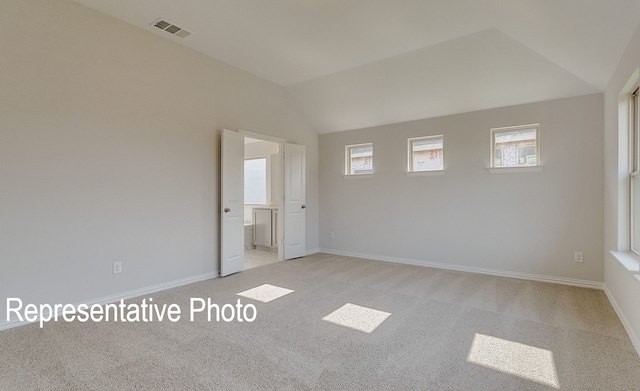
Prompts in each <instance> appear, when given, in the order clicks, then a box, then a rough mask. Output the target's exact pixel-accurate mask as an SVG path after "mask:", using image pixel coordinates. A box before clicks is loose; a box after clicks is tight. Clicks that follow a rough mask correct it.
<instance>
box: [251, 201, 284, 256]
mask: <svg viewBox="0 0 640 391" xmlns="http://www.w3.org/2000/svg"><path fill="white" fill-rule="evenodd" d="M277 222H278V209H273V208H253V245H254V246H262V247H277V246H278V238H277V236H276V233H277V231H278V230H277Z"/></svg>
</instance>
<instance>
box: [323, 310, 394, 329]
mask: <svg viewBox="0 0 640 391" xmlns="http://www.w3.org/2000/svg"><path fill="white" fill-rule="evenodd" d="M390 315H391V313H389V312H384V311H380V310H374V309H373V308H367V307H362V306H359V305H355V304H351V303H347V304H345V305H343V306H342V307H340V308H338V309H337V310H335V311H333V312H332V313H330V314H329V315H327V316H325V317H324V318H322V320H324V321H327V322H331V323H334V324H337V325H340V326H344V327H348V328H350V329H354V330H358V331H362V332H365V333H371V332H373V331H374V330H375V329H377V328H378V326H380V325H381V324H382V322H384V321H385V320H386V319H387V318H388V317H389V316H390Z"/></svg>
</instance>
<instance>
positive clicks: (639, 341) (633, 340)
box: [603, 285, 640, 357]
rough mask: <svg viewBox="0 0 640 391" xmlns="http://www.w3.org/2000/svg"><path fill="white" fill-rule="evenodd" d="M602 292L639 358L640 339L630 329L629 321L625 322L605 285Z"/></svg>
mask: <svg viewBox="0 0 640 391" xmlns="http://www.w3.org/2000/svg"><path fill="white" fill-rule="evenodd" d="M603 290H604V293H605V295H607V299H609V302H610V303H611V306H612V307H613V310H614V311H615V312H616V314H617V315H618V318H620V322H622V326H623V327H624V330H625V331H626V332H627V335H628V336H629V339H630V340H631V344H632V345H633V347H634V349H635V350H636V354H637V355H638V357H640V338H638V336H637V335H636V333H635V332H634V331H633V327H631V323H629V321H628V320H627V317H626V316H625V315H624V312H623V311H622V308H620V306H619V305H618V302H617V301H616V299H615V298H614V297H613V294H612V293H611V291H610V290H609V288H608V287H607V285H604V287H603Z"/></svg>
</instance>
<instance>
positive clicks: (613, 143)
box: [604, 26, 640, 352]
mask: <svg viewBox="0 0 640 391" xmlns="http://www.w3.org/2000/svg"><path fill="white" fill-rule="evenodd" d="M638 67H640V26H639V27H638V28H637V29H636V32H635V34H634V35H633V37H632V38H631V40H630V42H629V45H628V47H627V50H626V51H625V54H624V55H623V57H622V59H621V60H620V62H619V64H618V67H617V68H616V72H615V73H614V75H613V77H612V78H611V81H610V82H609V85H608V86H607V89H606V90H605V93H604V105H605V106H604V107H605V109H604V113H605V127H604V133H605V134H604V146H605V151H604V153H605V183H604V186H605V210H604V213H605V224H604V228H605V236H604V238H605V240H604V258H605V264H604V282H605V286H606V288H607V293H608V294H609V297H610V299H611V300H612V302H613V303H614V305H615V306H616V307H617V308H616V310H617V311H618V315H620V318H621V319H622V321H623V323H624V324H625V327H626V328H627V331H628V332H629V334H630V337H631V340H632V341H633V343H634V345H635V347H636V350H637V351H638V352H640V307H639V306H638V300H639V299H640V280H638V279H637V278H636V277H635V276H634V275H633V273H631V272H629V271H628V270H627V269H626V268H625V267H623V266H622V264H620V263H619V262H618V261H617V260H616V258H615V257H613V256H612V255H611V253H610V251H611V250H614V251H626V250H627V249H628V240H627V235H628V229H627V227H628V225H627V224H628V220H627V219H626V212H627V203H628V195H627V194H628V193H627V192H628V187H627V182H628V177H627V175H626V173H628V166H627V164H626V163H627V161H626V157H627V156H628V153H627V148H626V146H627V139H626V138H627V131H626V129H619V127H618V125H619V123H618V109H619V103H618V102H619V101H618V99H619V95H620V94H621V92H622V91H623V89H624V87H625V84H626V83H627V81H629V79H630V78H631V77H632V75H633V73H634V72H636V71H637V69H638ZM622 128H624V126H622ZM619 135H621V136H622V137H619ZM619 152H621V153H620V154H619ZM619 158H620V159H619Z"/></svg>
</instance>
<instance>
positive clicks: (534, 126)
mask: <svg viewBox="0 0 640 391" xmlns="http://www.w3.org/2000/svg"><path fill="white" fill-rule="evenodd" d="M525 129H535V131H536V144H535V148H536V164H520V162H519V160H520V159H519V157H518V164H516V165H515V166H504V165H502V166H496V160H495V159H496V156H495V155H496V153H495V151H496V149H497V146H496V135H497V134H500V133H506V132H513V131H518V130H525ZM529 147H530V145H529ZM501 149H503V148H501ZM502 155H503V156H502V157H504V150H503V151H502ZM501 160H503V161H504V159H501ZM541 166H542V164H541V162H540V124H529V125H518V126H506V127H501V128H493V129H491V148H490V160H489V168H490V169H507V170H508V169H522V168H531V167H541Z"/></svg>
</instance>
